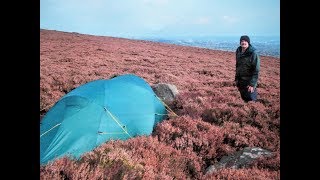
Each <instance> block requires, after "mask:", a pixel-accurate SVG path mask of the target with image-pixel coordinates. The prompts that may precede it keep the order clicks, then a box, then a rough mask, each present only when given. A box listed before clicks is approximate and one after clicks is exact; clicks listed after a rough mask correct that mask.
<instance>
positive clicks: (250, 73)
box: [235, 35, 260, 102]
mask: <svg viewBox="0 0 320 180" xmlns="http://www.w3.org/2000/svg"><path fill="white" fill-rule="evenodd" d="M259 71H260V57H259V55H258V54H257V52H256V48H254V47H253V46H252V45H251V44H250V38H249V36H247V35H243V36H241V37H240V46H239V47H238V48H237V50H236V74H235V83H236V86H237V88H238V90H239V92H240V95H241V98H242V99H243V100H244V101H245V102H248V101H256V100H257V82H258V77H259Z"/></svg>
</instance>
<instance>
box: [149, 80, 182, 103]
mask: <svg viewBox="0 0 320 180" xmlns="http://www.w3.org/2000/svg"><path fill="white" fill-rule="evenodd" d="M151 88H152V89H153V91H154V93H155V94H156V95H157V96H158V97H159V98H160V99H161V100H162V101H163V102H164V103H166V104H168V105H170V104H172V103H173V102H174V101H175V98H176V96H177V95H178V94H179V92H178V89H177V87H176V86H175V85H172V84H166V83H159V84H155V85H153V86H151Z"/></svg>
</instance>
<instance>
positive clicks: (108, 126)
mask: <svg viewBox="0 0 320 180" xmlns="http://www.w3.org/2000/svg"><path fill="white" fill-rule="evenodd" d="M165 114H167V111H166V109H165V106H164V105H163V103H162V102H161V100H160V99H159V98H158V97H157V96H156V94H155V93H154V92H153V90H152V88H151V87H150V86H149V85H148V84H147V83H146V82H145V81H144V80H143V79H142V78H140V77H138V76H135V75H133V74H126V75H121V76H117V77H114V78H112V79H108V80H95V81H91V82H88V83H86V84H84V85H81V86H79V87H78V88H76V89H74V90H72V91H70V92H69V93H67V94H66V95H65V96H63V97H62V98H61V99H60V100H59V101H58V102H57V103H56V104H55V105H54V106H53V107H52V108H51V109H50V110H49V111H48V112H47V113H46V115H45V116H44V117H43V119H42V120H41V122H40V164H46V163H47V162H49V161H51V160H54V159H56V158H59V157H62V156H69V157H75V158H79V157H80V156H81V155H82V154H83V153H85V152H88V151H91V150H93V149H94V148H95V147H97V146H99V145H101V144H102V143H104V142H106V141H108V140H111V139H113V140H115V139H120V140H126V139H128V138H131V137H135V136H141V135H150V134H151V133H152V130H153V128H154V126H155V125H156V124H157V123H158V122H160V121H161V120H163V119H164V118H166V115H165Z"/></svg>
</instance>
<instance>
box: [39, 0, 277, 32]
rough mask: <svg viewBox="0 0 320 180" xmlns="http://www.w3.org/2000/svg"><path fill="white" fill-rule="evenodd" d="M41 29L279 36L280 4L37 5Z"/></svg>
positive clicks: (206, 0) (265, 0)
mask: <svg viewBox="0 0 320 180" xmlns="http://www.w3.org/2000/svg"><path fill="white" fill-rule="evenodd" d="M40 28H42V29H51V30H58V31H66V32H78V33H83V34H92V35H102V36H115V37H130V36H131V37H135V36H137V37H138V36H150V35H153V36H168V37H169V36H216V35H242V34H247V35H249V36H256V35H276V36H280V0H40Z"/></svg>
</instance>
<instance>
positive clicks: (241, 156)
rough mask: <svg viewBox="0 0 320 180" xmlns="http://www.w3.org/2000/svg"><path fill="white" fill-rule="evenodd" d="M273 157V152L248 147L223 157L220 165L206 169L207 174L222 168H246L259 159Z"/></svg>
mask: <svg viewBox="0 0 320 180" xmlns="http://www.w3.org/2000/svg"><path fill="white" fill-rule="evenodd" d="M272 155H273V154H272V152H270V151H268V150H265V149H262V148H259V147H252V148H250V147H246V148H244V149H243V150H241V151H237V152H235V153H234V154H231V155H229V156H223V157H222V158H221V160H220V161H219V162H218V163H216V164H213V165H211V166H209V167H208V168H207V169H206V174H210V173H213V172H215V171H217V170H218V169H221V168H233V169H239V168H242V167H246V166H248V165H249V164H250V163H252V162H253V161H254V160H255V159H257V158H259V157H262V156H266V157H270V156H272Z"/></svg>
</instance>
